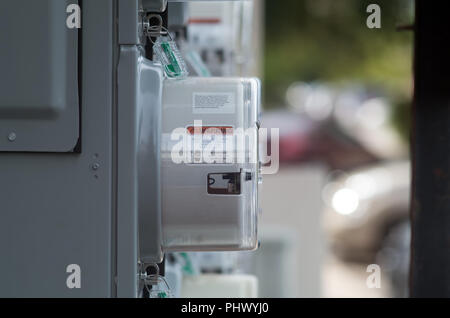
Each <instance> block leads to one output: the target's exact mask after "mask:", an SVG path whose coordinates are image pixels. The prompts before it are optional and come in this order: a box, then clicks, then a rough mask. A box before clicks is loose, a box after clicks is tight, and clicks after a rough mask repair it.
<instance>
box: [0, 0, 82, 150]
mask: <svg viewBox="0 0 450 318" xmlns="http://www.w3.org/2000/svg"><path fill="white" fill-rule="evenodd" d="M69 3H78V1H72V0H70V1H69V0H67V1H61V0H41V1H35V0H15V1H0V43H1V50H0V70H1V71H0V151H39V152H69V151H73V149H74V147H75V146H76V144H77V142H78V139H79V120H80V119H79V102H78V66H77V59H78V52H77V50H78V43H77V42H78V31H77V29H69V28H67V26H66V19H67V16H68V14H67V13H66V7H67V5H68V4H69ZM12 134H14V136H15V138H14V140H13V139H12V138H10V139H9V138H8V136H10V135H12Z"/></svg>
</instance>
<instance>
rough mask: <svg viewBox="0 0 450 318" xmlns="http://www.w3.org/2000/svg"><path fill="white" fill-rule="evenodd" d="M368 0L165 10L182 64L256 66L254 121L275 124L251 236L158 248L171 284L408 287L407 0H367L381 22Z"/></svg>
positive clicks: (276, 290)
mask: <svg viewBox="0 0 450 318" xmlns="http://www.w3.org/2000/svg"><path fill="white" fill-rule="evenodd" d="M371 3H373V1H365V0H340V1H333V0H283V1H274V0H266V1H264V0H254V1H238V2H220V1H219V2H211V3H205V2H189V3H184V4H182V5H183V6H188V10H187V11H186V12H188V13H189V14H188V16H186V17H185V19H186V21H187V22H188V23H187V28H177V27H176V26H177V23H175V21H174V20H172V21H171V20H170V15H169V22H170V25H171V29H172V31H174V32H175V33H177V42H178V44H179V46H180V48H181V50H182V52H183V55H184V56H185V58H186V60H187V62H188V66H189V68H190V74H191V75H196V76H245V77H247V76H258V77H260V78H261V79H262V82H263V110H262V114H261V122H262V127H266V128H279V129H280V169H279V171H278V173H277V174H274V175H265V176H264V183H263V187H262V195H261V205H262V215H261V218H260V227H259V237H260V241H261V245H260V248H259V249H258V250H257V251H256V252H248V253H247V252H245V253H180V254H171V255H168V257H167V262H166V275H167V276H168V279H169V281H170V282H171V285H172V286H175V288H174V289H175V294H176V295H177V296H185V297H197V296H202V297H205V296H218V297H240V296H255V297H404V296H407V292H408V267H409V241H410V225H409V192H410V164H409V145H408V141H409V122H410V110H411V107H410V104H411V101H412V88H413V83H412V61H413V56H412V52H413V34H412V32H409V31H405V29H408V28H407V27H405V26H407V25H411V24H412V23H413V21H414V1H413V0H378V1H376V3H377V4H378V5H379V6H380V8H381V28H379V29H370V28H368V27H367V25H366V20H367V18H368V16H369V15H370V13H367V11H366V9H367V7H368V5H369V4H371ZM170 5H171V6H173V10H175V9H176V7H177V6H179V5H180V4H173V3H172V4H170ZM173 12H174V11H173ZM169 14H170V6H169ZM179 25H183V23H182V22H180V23H179ZM370 264H377V265H379V266H380V269H381V280H382V282H381V288H368V286H367V284H366V280H367V278H368V277H369V275H370V274H371V273H370V272H367V268H368V266H369V265H370ZM234 280H236V281H239V282H240V283H239V284H237V285H233V282H234ZM242 282H244V283H242ZM238 285H239V287H236V286H238Z"/></svg>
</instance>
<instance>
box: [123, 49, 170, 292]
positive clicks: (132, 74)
mask: <svg viewBox="0 0 450 318" xmlns="http://www.w3.org/2000/svg"><path fill="white" fill-rule="evenodd" d="M161 96H162V72H161V70H160V68H159V67H155V66H153V65H152V63H151V62H150V61H147V60H145V59H144V58H143V57H142V56H141V51H140V49H139V48H138V47H137V46H122V47H121V51H120V58H119V69H118V118H119V122H118V133H119V134H118V198H117V204H118V205H117V296H118V297H136V296H137V291H138V280H137V275H138V259H139V249H138V246H139V241H140V242H141V251H142V253H143V256H144V257H145V259H146V260H149V261H160V260H161V258H162V252H161V233H160V228H161V225H160V223H161V209H160V192H159V191H160V190H159V181H160V177H159V173H160V172H159V142H160V141H159V136H160V129H159V127H160V116H161V115H160V111H161ZM138 223H140V224H139V225H138ZM139 229H140V231H141V234H142V235H141V237H140V238H141V239H140V240H139Z"/></svg>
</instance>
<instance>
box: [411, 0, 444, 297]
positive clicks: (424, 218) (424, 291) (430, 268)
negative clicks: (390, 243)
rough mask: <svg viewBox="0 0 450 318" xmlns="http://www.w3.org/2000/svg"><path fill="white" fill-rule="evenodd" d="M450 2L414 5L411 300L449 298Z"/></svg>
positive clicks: (417, 2) (425, 2) (422, 1)
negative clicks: (417, 298) (414, 298)
mask: <svg viewBox="0 0 450 318" xmlns="http://www.w3.org/2000/svg"><path fill="white" fill-rule="evenodd" d="M449 14H450V1H444V0H442V1H427V0H417V1H416V23H415V29H416V30H415V31H416V32H415V103H414V123H413V138H412V155H413V190H412V191H413V192H412V205H411V208H412V213H411V217H412V231H413V240H412V256H411V296H412V297H450V37H449V34H450V25H449V21H450V19H449V18H448V15H449Z"/></svg>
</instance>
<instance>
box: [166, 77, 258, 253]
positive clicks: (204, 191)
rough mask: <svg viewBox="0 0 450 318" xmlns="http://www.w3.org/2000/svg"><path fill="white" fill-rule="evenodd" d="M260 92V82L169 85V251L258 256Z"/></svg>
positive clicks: (196, 79)
mask: <svg viewBox="0 0 450 318" xmlns="http://www.w3.org/2000/svg"><path fill="white" fill-rule="evenodd" d="M260 91H261V87H260V82H259V80H258V79H253V78H252V79H245V78H211V77H210V78H206V77H205V78H200V77H192V78H186V79H182V80H173V79H167V80H166V81H165V83H164V89H163V125H162V127H163V131H162V132H163V134H162V142H161V148H162V149H161V150H162V151H161V159H162V171H161V177H162V227H163V229H162V231H163V249H164V250H165V251H232V250H252V249H255V248H256V246H257V217H258V211H259V204H258V185H259V183H260V180H261V176H260V166H261V165H260V162H259V153H258V127H259V124H258V116H259V107H260Z"/></svg>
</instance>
